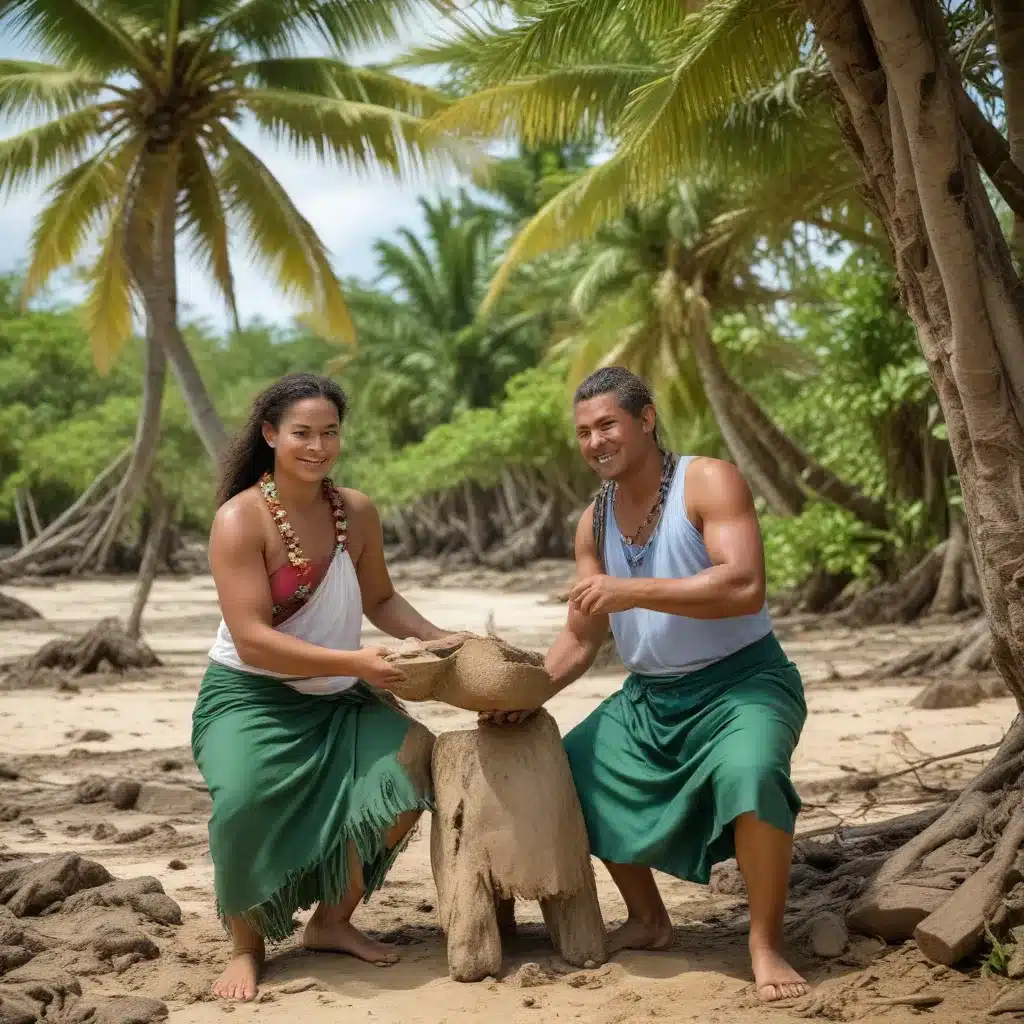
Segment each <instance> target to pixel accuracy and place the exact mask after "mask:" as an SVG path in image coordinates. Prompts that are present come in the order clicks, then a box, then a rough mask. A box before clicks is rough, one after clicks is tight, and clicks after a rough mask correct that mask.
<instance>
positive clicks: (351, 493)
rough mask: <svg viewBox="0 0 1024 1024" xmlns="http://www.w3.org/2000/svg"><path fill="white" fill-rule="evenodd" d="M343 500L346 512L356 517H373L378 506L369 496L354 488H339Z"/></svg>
mask: <svg viewBox="0 0 1024 1024" xmlns="http://www.w3.org/2000/svg"><path fill="white" fill-rule="evenodd" d="M338 490H339V491H340V492H341V500H342V501H343V502H344V503H345V511H346V512H348V513H350V514H355V515H366V514H367V513H369V514H370V515H373V514H374V513H376V511H377V506H376V505H374V503H373V502H372V501H371V500H370V498H369V496H368V495H366V494H363V492H362V491H357V490H355V488H353V487H339V488H338Z"/></svg>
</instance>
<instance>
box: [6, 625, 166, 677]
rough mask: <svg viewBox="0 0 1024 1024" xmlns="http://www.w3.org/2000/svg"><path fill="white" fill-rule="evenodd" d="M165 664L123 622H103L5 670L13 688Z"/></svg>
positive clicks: (57, 640)
mask: <svg viewBox="0 0 1024 1024" xmlns="http://www.w3.org/2000/svg"><path fill="white" fill-rule="evenodd" d="M160 664H161V661H160V659H159V658H158V657H157V656H156V655H155V654H154V653H153V650H152V649H151V648H150V647H149V645H148V644H146V643H143V642H142V641H140V640H137V639H132V637H130V636H129V635H128V633H127V632H126V630H125V627H124V625H123V624H122V623H121V621H120V620H119V619H114V618H110V619H101V620H100V621H99V622H98V623H96V625H95V626H93V628H92V629H90V630H89V631H88V632H87V633H83V634H82V635H81V636H78V637H72V638H59V639H56V640H50V641H48V642H47V643H45V644H43V646H42V647H40V648H39V650H38V651H36V652H35V654H30V655H28V656H27V657H25V658H21V659H19V660H18V661H15V662H12V663H10V664H8V665H6V666H4V671H5V673H7V674H8V676H9V681H10V685H11V688H14V689H19V688H22V687H30V686H33V685H36V683H37V681H38V680H39V679H40V678H41V679H43V680H46V681H52V680H53V678H54V674H55V673H56V672H60V673H64V674H65V676H67V677H68V678H71V679H74V678H77V677H78V676H83V675H90V674H92V673H96V672H104V671H106V672H110V671H113V672H126V671H130V670H132V669H146V668H154V667H156V666H158V665H160Z"/></svg>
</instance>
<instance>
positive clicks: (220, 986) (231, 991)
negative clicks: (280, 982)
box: [213, 949, 264, 1002]
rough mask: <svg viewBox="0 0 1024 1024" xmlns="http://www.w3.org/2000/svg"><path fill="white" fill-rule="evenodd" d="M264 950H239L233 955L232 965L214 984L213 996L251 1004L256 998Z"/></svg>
mask: <svg viewBox="0 0 1024 1024" xmlns="http://www.w3.org/2000/svg"><path fill="white" fill-rule="evenodd" d="M263 955H264V954H263V950H262V949H258V950H239V951H237V952H235V953H233V954H232V955H231V963H229V964H228V965H227V967H225V968H224V973H223V974H222V975H221V976H220V977H219V978H218V979H217V980H216V981H215V982H214V983H213V994H214V995H215V996H216V997H217V998H218V999H240V1000H242V1001H243V1002H249V1001H250V1000H252V999H255V998H256V986H257V984H258V983H259V980H260V969H261V968H262V967H263Z"/></svg>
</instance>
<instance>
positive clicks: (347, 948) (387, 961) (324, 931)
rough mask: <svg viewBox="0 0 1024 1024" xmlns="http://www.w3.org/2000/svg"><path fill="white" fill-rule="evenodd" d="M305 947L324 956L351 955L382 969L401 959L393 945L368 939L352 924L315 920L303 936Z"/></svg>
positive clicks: (307, 926)
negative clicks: (322, 922)
mask: <svg viewBox="0 0 1024 1024" xmlns="http://www.w3.org/2000/svg"><path fill="white" fill-rule="evenodd" d="M302 944H303V946H305V947H306V949H310V950H314V951H316V952H320V953H348V954H350V955H351V956H354V957H358V958H359V959H360V960H365V961H366V962H367V963H370V964H376V965H377V966H378V967H390V966H391V965H392V964H397V963H398V960H399V956H398V954H397V953H396V952H395V950H394V947H393V946H387V945H385V944H384V943H383V942H377V941H376V940H375V939H371V938H369V937H367V936H366V935H364V934H363V933H362V932H361V931H359V929H358V928H356V927H355V926H354V925H353V924H352V923H351V921H332V922H331V923H330V924H321V923H320V922H318V921H316V920H315V919H313V918H311V919H310V921H309V923H308V924H307V925H306V930H305V932H304V933H303V936H302Z"/></svg>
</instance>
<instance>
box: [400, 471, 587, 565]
mask: <svg viewBox="0 0 1024 1024" xmlns="http://www.w3.org/2000/svg"><path fill="white" fill-rule="evenodd" d="M586 500H587V498H586V491H585V489H584V488H583V487H582V486H580V485H577V484H574V482H573V481H570V480H569V479H568V478H563V477H561V476H549V475H544V474H541V473H540V472H537V471H534V470H532V469H527V468H523V467H512V468H509V469H506V470H504V471H503V472H502V474H501V478H500V480H499V481H498V483H496V484H494V485H493V486H490V487H483V486H481V485H479V484H474V483H469V482H463V483H462V484H460V485H459V486H458V487H454V488H452V489H451V490H448V491H444V492H441V493H437V494H431V495H427V496H425V497H423V498H420V499H419V500H417V501H415V502H412V503H411V504H408V505H404V506H401V507H393V508H391V509H390V510H388V511H387V512H386V514H385V515H384V517H383V520H384V534H385V542H386V543H387V544H388V545H394V548H393V551H394V555H395V557H398V558H415V557H426V558H437V559H439V560H441V561H443V562H446V563H448V564H449V565H450V566H454V565H458V564H477V565H486V566H489V567H491V568H496V569H505V570H508V569H515V568H517V567H519V566H522V565H527V564H528V563H530V562H531V561H534V560H535V559H538V558H567V557H570V556H571V555H572V553H573V540H574V537H575V531H576V523H577V521H578V520H579V515H580V512H581V511H582V509H583V508H584V507H585V505H586Z"/></svg>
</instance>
